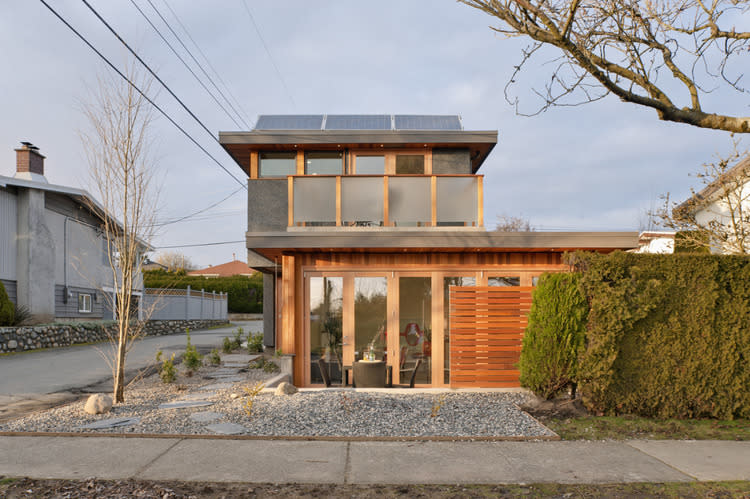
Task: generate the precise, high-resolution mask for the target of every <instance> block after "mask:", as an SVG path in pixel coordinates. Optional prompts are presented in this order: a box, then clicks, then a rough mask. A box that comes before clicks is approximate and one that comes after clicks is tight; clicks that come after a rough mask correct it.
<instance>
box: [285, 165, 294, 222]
mask: <svg viewBox="0 0 750 499" xmlns="http://www.w3.org/2000/svg"><path fill="white" fill-rule="evenodd" d="M286 180H287V206H288V209H287V212H288V213H289V220H288V222H287V226H288V227H293V226H294V177H287V178H286Z"/></svg>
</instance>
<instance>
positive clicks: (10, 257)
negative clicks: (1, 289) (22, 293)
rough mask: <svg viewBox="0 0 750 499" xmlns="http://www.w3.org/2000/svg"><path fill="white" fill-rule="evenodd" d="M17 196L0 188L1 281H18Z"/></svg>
mask: <svg viewBox="0 0 750 499" xmlns="http://www.w3.org/2000/svg"><path fill="white" fill-rule="evenodd" d="M17 233H18V226H17V208H16V195H15V194H14V193H13V192H11V191H10V190H8V189H3V188H0V279H8V280H11V281H13V280H15V279H16V234H17Z"/></svg>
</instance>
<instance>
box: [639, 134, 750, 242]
mask: <svg viewBox="0 0 750 499" xmlns="http://www.w3.org/2000/svg"><path fill="white" fill-rule="evenodd" d="M695 177H697V178H698V179H700V181H701V183H702V184H703V185H704V186H705V187H704V188H703V189H701V190H700V191H698V192H696V191H695V190H694V189H691V193H692V195H691V196H690V198H689V199H688V200H687V201H685V202H683V203H681V204H678V203H675V202H672V201H670V198H669V194H666V195H665V196H663V199H664V205H663V206H662V207H661V208H660V209H659V210H658V211H656V212H655V213H654V214H653V217H654V218H655V219H656V220H658V223H660V224H661V225H662V226H664V227H668V228H670V229H672V230H675V231H679V232H678V234H679V235H680V238H681V239H682V241H683V242H684V243H686V244H687V245H688V246H692V247H704V248H705V247H708V248H710V249H711V250H713V251H717V252H721V253H731V254H748V253H750V154H749V153H748V152H747V151H746V150H742V149H741V148H740V147H739V141H738V140H737V139H736V138H734V137H733V138H732V152H731V153H730V154H729V155H728V156H727V157H721V156H718V158H717V161H715V162H714V163H706V164H704V165H703V171H702V172H700V173H698V174H696V175H695Z"/></svg>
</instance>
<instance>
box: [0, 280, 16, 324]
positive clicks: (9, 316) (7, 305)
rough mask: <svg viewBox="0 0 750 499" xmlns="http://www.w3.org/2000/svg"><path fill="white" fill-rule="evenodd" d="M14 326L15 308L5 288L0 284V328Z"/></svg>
mask: <svg viewBox="0 0 750 499" xmlns="http://www.w3.org/2000/svg"><path fill="white" fill-rule="evenodd" d="M14 324H15V308H14V305H13V302H12V301H10V298H8V293H7V292H6V291H5V286H3V283H2V282H0V326H12V325H14Z"/></svg>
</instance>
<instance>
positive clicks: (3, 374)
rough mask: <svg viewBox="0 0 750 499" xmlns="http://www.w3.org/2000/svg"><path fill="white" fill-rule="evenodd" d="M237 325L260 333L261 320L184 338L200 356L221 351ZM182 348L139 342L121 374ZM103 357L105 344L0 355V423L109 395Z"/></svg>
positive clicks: (154, 340)
mask: <svg viewBox="0 0 750 499" xmlns="http://www.w3.org/2000/svg"><path fill="white" fill-rule="evenodd" d="M238 326H242V328H243V329H244V330H245V333H247V332H248V331H252V332H254V333H256V332H262V331H263V321H248V322H235V323H234V324H233V326H232V327H227V328H221V329H209V330H203V331H192V332H191V333H190V339H191V342H192V343H193V344H194V345H195V346H196V347H197V348H198V351H200V352H201V353H206V352H209V351H210V350H211V349H212V348H221V343H222V341H223V339H224V337H226V336H231V335H232V334H233V332H234V331H235V329H236V327H238ZM185 345H186V336H185V334H184V333H183V334H174V335H168V336H151V337H146V338H142V339H141V340H139V341H138V342H136V343H135V345H134V346H133V348H132V349H131V351H130V352H129V353H128V357H127V361H126V371H127V373H128V374H129V375H130V376H131V377H132V376H133V375H135V374H136V373H137V372H138V371H140V370H142V369H144V368H147V367H149V366H151V365H153V364H154V362H155V358H156V352H158V351H159V350H162V352H163V353H164V355H165V356H167V357H169V356H170V355H171V354H172V353H176V354H178V355H179V354H180V353H181V352H184V350H185ZM105 356H109V357H110V358H112V346H111V345H110V344H109V343H108V342H104V343H98V344H95V345H81V346H72V347H64V348H54V349H49V350H41V351H29V352H22V353H16V354H11V355H3V356H0V421H2V420H4V419H8V418H9V417H17V416H18V415H19V413H24V412H28V411H29V410H35V409H40V408H43V407H47V406H49V405H54V404H57V403H62V402H65V401H68V400H72V399H75V398H78V397H80V396H81V394H82V393H85V392H90V391H97V392H99V391H101V392H107V391H111V389H112V370H111V368H110V367H109V364H108V362H107V360H106V359H105Z"/></svg>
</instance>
